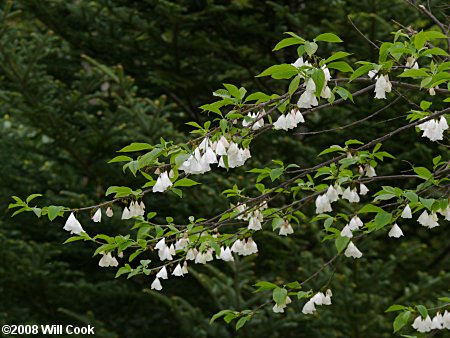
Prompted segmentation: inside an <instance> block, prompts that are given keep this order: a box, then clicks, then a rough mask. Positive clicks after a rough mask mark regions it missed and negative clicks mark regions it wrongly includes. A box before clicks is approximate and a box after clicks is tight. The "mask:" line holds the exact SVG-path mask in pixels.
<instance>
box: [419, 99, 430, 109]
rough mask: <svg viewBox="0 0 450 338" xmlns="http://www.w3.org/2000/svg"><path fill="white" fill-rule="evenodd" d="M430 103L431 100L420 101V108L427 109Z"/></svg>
mask: <svg viewBox="0 0 450 338" xmlns="http://www.w3.org/2000/svg"><path fill="white" fill-rule="evenodd" d="M431 105H432V103H431V102H428V101H420V109H422V110H423V111H425V110H428V108H430V107H431Z"/></svg>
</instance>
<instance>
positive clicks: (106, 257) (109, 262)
mask: <svg viewBox="0 0 450 338" xmlns="http://www.w3.org/2000/svg"><path fill="white" fill-rule="evenodd" d="M102 255H103V256H102V258H101V259H100V261H99V262H98V265H99V266H101V267H103V268H105V267H109V266H113V267H116V266H118V265H119V262H118V261H117V259H116V258H115V257H113V256H112V254H111V252H108V253H107V254H105V253H104V252H102Z"/></svg>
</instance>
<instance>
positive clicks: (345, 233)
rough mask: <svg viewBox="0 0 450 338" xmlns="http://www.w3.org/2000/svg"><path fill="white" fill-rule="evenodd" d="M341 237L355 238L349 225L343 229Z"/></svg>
mask: <svg viewBox="0 0 450 338" xmlns="http://www.w3.org/2000/svg"><path fill="white" fill-rule="evenodd" d="M341 236H342V237H348V238H352V237H353V233H352V230H351V229H350V226H349V225H348V224H347V225H346V226H345V227H344V228H343V229H342V231H341Z"/></svg>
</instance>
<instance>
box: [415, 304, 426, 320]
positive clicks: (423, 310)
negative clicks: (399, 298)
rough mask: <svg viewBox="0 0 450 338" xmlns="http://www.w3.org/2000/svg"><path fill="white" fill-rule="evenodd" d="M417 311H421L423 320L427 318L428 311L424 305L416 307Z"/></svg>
mask: <svg viewBox="0 0 450 338" xmlns="http://www.w3.org/2000/svg"><path fill="white" fill-rule="evenodd" d="M416 308H417V311H419V313H420V315H421V316H422V318H424V319H425V318H427V316H428V310H427V308H426V307H425V306H423V305H416Z"/></svg>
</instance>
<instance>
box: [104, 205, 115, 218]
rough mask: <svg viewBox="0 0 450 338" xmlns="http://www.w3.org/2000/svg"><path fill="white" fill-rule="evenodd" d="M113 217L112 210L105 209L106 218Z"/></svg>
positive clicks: (109, 208)
mask: <svg viewBox="0 0 450 338" xmlns="http://www.w3.org/2000/svg"><path fill="white" fill-rule="evenodd" d="M113 215H114V212H113V209H112V208H111V207H108V208H106V216H108V217H113Z"/></svg>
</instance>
